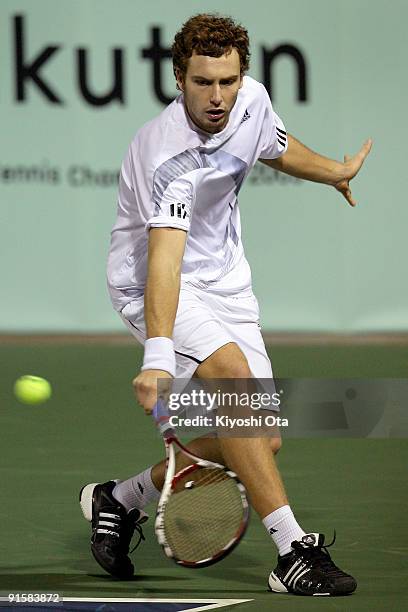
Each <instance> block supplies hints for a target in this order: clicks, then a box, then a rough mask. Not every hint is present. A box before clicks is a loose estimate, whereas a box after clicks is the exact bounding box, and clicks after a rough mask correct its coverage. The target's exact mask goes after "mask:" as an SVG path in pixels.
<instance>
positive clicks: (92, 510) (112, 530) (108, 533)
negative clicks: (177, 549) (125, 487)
mask: <svg viewBox="0 0 408 612" xmlns="http://www.w3.org/2000/svg"><path fill="white" fill-rule="evenodd" d="M117 482H119V481H118V480H109V481H108V482H105V483H104V484H99V483H95V482H94V483H91V484H88V485H86V486H84V487H82V489H81V491H80V493H79V503H80V505H81V509H82V513H83V515H84V517H85V518H86V520H87V521H89V522H91V523H92V537H91V550H92V554H93V556H94V557H95V559H96V561H97V562H98V563H99V565H100V566H101V567H103V569H104V570H105V571H107V572H108V573H109V574H111V575H112V576H115V578H120V579H121V580H128V579H129V578H131V577H132V576H133V573H134V567H133V564H132V562H131V560H130V559H129V557H128V554H129V546H130V541H131V539H132V536H133V532H134V531H135V529H136V531H137V532H138V534H139V540H138V542H137V544H136V546H135V547H134V548H133V549H132V551H131V552H133V550H135V548H136V547H137V546H138V545H139V544H140V542H141V540H144V539H145V538H144V536H143V532H142V528H141V526H140V525H141V524H142V523H144V522H145V521H147V519H148V518H149V517H148V515H147V514H146V513H145V512H143V510H138V509H137V508H134V509H132V510H131V511H130V512H127V510H126V508H125V507H124V506H122V504H121V503H119V502H118V501H117V500H116V499H115V498H114V497H113V495H112V491H113V489H114V488H115V486H116V483H117Z"/></svg>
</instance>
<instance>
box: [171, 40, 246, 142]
mask: <svg viewBox="0 0 408 612" xmlns="http://www.w3.org/2000/svg"><path fill="white" fill-rule="evenodd" d="M177 82H178V85H179V87H180V89H181V90H182V91H183V92H184V102H185V105H186V108H187V112H188V114H189V115H190V118H191V119H192V121H194V123H195V124H196V125H197V126H198V127H199V128H201V129H202V130H204V131H206V132H210V133H211V134H216V133H217V132H221V130H223V129H224V128H225V126H226V125H227V123H228V120H229V115H230V112H231V110H232V108H233V106H234V104H235V101H236V99H237V95H238V91H239V89H240V87H242V77H241V71H240V61H239V55H238V51H237V50H236V49H234V48H233V49H232V51H231V53H228V54H225V55H222V56H221V57H210V56H208V55H196V54H195V53H194V54H193V55H192V56H191V57H190V59H189V60H188V65H187V72H186V74H185V77H184V79H181V78H178V79H177Z"/></svg>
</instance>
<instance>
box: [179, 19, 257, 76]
mask: <svg viewBox="0 0 408 612" xmlns="http://www.w3.org/2000/svg"><path fill="white" fill-rule="evenodd" d="M233 48H235V49H236V50H237V51H238V54H239V60H240V65H241V75H244V73H245V72H246V71H247V70H248V67H249V56H250V52H249V38H248V32H247V30H246V29H245V28H244V27H243V26H241V25H239V24H237V23H235V22H234V21H233V19H232V18H231V17H222V16H221V15H217V14H212V13H200V14H199V15H194V16H193V17H190V19H189V20H188V21H186V22H185V23H184V24H183V27H182V28H181V30H179V32H177V34H176V35H175V37H174V42H173V45H172V48H171V52H172V56H173V71H174V75H175V76H177V72H179V73H180V76H181V77H182V78H184V76H185V74H186V72H187V61H188V59H189V58H190V57H191V56H192V54H193V51H195V52H196V53H197V54H198V55H210V56H211V57H221V55H224V53H225V52H227V53H228V52H229V51H231V50H232V49H233Z"/></svg>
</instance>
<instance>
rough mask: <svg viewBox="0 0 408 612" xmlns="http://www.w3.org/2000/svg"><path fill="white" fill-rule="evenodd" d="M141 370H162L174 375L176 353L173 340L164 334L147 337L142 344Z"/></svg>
mask: <svg viewBox="0 0 408 612" xmlns="http://www.w3.org/2000/svg"><path fill="white" fill-rule="evenodd" d="M142 370H164V371H165V372H168V373H169V374H171V376H173V378H174V377H175V376H176V355H175V353H174V345H173V340H171V339H170V338H165V337H164V336H157V337H156V338H148V339H147V340H146V342H145V345H144V357H143V366H142Z"/></svg>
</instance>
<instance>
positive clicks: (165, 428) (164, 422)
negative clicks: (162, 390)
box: [152, 399, 174, 438]
mask: <svg viewBox="0 0 408 612" xmlns="http://www.w3.org/2000/svg"><path fill="white" fill-rule="evenodd" d="M152 415H153V418H154V420H155V421H156V425H157V428H158V430H159V431H160V433H161V435H162V436H164V437H165V438H167V437H170V436H171V435H172V434H174V429H173V427H172V426H171V425H170V416H169V413H168V410H167V408H166V405H165V403H164V402H163V400H160V399H159V400H157V402H156V404H155V405H154V408H153V410H152Z"/></svg>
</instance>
